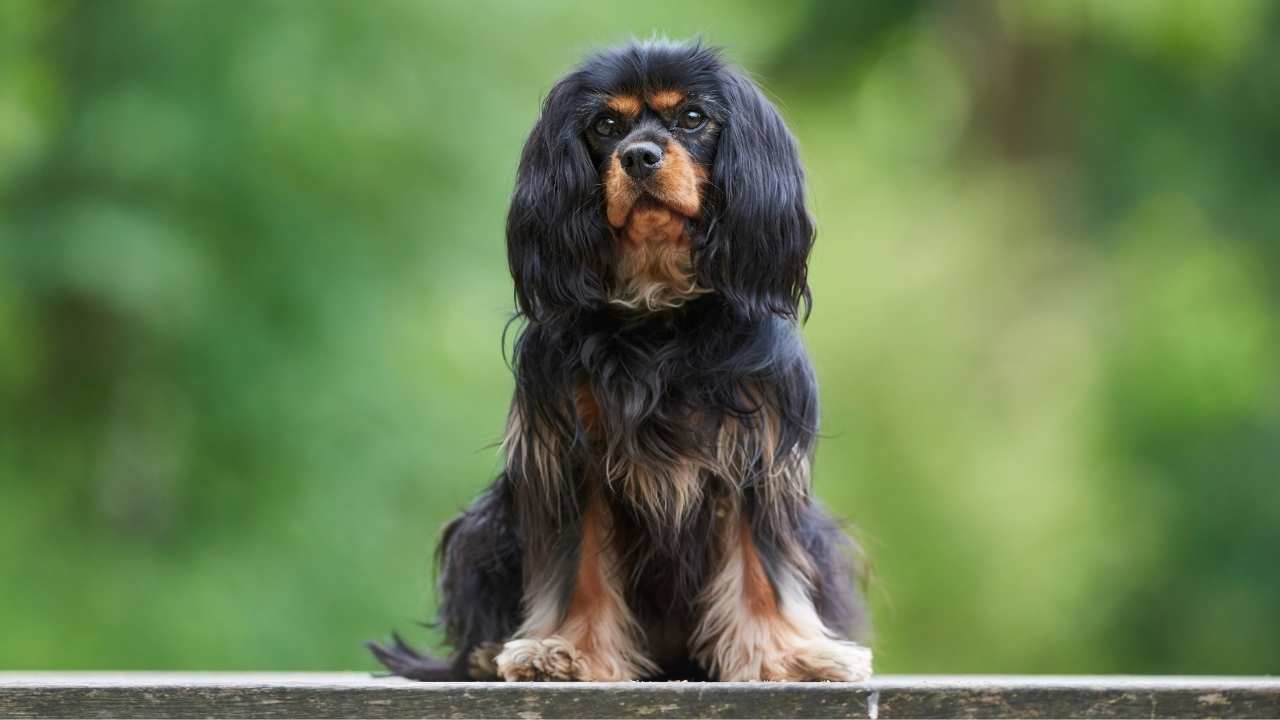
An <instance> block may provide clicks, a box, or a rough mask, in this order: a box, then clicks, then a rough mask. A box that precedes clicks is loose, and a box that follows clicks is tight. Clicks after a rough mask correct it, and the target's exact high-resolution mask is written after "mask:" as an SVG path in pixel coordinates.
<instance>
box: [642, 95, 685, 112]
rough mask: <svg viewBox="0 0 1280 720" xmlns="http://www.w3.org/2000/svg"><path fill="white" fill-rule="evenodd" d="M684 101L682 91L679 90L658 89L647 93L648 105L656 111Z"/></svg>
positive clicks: (661, 110)
mask: <svg viewBox="0 0 1280 720" xmlns="http://www.w3.org/2000/svg"><path fill="white" fill-rule="evenodd" d="M682 102H684V93H682V92H680V91H679V90H659V91H657V92H654V93H650V94H649V107H651V108H653V109H654V110H657V111H658V112H666V111H667V110H670V109H672V108H674V107H675V106H677V105H679V104H680V103H682Z"/></svg>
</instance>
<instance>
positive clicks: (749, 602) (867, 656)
mask: <svg viewBox="0 0 1280 720" xmlns="http://www.w3.org/2000/svg"><path fill="white" fill-rule="evenodd" d="M727 514H728V515H729V517H728V518H726V527H725V529H724V530H722V531H721V533H720V540H721V543H720V556H719V559H718V564H717V569H716V574H715V575H714V576H713V577H712V579H711V582H710V583H709V584H708V585H707V588H706V589H705V590H704V591H703V594H702V596H701V597H699V599H698V602H699V606H700V608H701V612H702V617H701V618H700V620H699V622H698V626H697V628H696V629H695V631H694V633H693V636H692V638H691V639H690V649H691V650H692V652H693V653H694V657H695V658H696V659H697V660H698V662H700V663H702V664H703V665H704V666H705V667H707V668H709V669H710V670H711V672H712V673H713V674H714V675H715V676H716V678H717V679H719V680H725V681H756V680H783V681H805V680H834V681H849V682H858V681H862V680H866V679H867V678H868V677H870V676H871V651H870V650H868V649H866V648H864V647H861V646H859V645H856V644H854V643H851V642H847V641H843V640H839V639H837V638H836V637H835V636H834V634H833V633H832V632H831V631H830V630H828V629H827V627H826V626H825V625H824V624H823V623H822V620H821V619H820V618H819V617H818V613H817V610H816V609H814V606H813V600H812V599H811V598H810V595H809V593H810V589H809V586H808V584H807V583H805V582H804V580H803V579H802V578H801V577H800V575H799V574H798V573H797V572H796V571H795V570H794V569H793V568H790V567H789V566H787V565H785V564H784V565H781V566H780V567H779V570H778V575H777V576H776V577H775V578H773V583H772V585H771V589H770V593H773V597H772V598H771V599H769V598H765V597H764V594H763V590H764V588H762V587H761V582H760V576H761V575H763V574H764V565H763V563H761V561H760V558H759V555H758V553H757V551H756V548H755V544H754V541H753V540H752V538H751V533H750V529H749V527H748V523H747V518H746V517H745V516H743V515H742V514H741V510H739V509H734V510H732V511H729V512H728V513H727ZM766 580H767V578H766ZM766 584H767V583H766Z"/></svg>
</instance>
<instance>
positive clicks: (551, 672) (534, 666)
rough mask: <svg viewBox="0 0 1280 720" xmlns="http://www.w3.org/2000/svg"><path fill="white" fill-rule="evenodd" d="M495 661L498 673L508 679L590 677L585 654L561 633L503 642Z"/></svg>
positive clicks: (515, 680) (577, 678) (545, 679)
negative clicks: (552, 635)
mask: <svg viewBox="0 0 1280 720" xmlns="http://www.w3.org/2000/svg"><path fill="white" fill-rule="evenodd" d="M494 662H495V663H496V664H497V666H498V675H499V676H500V677H501V678H502V679H503V680H506V681H507V682H535V681H547V680H589V679H590V678H588V677H587V667H586V663H585V662H583V659H582V656H581V654H579V653H578V651H577V649H575V648H574V647H573V645H572V644H570V643H569V641H567V640H565V639H564V638H559V637H549V638H545V639H541V640H536V639H532V638H521V639H517V640H511V641H510V642H508V643H507V644H505V645H503V646H502V652H500V653H498V656H497V657H496V658H494Z"/></svg>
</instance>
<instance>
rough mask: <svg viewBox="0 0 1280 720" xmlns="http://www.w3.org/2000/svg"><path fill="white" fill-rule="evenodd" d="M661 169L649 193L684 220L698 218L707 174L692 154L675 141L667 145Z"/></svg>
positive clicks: (655, 175)
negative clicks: (685, 218) (682, 216)
mask: <svg viewBox="0 0 1280 720" xmlns="http://www.w3.org/2000/svg"><path fill="white" fill-rule="evenodd" d="M664 154H665V157H664V158H663V160H662V167H660V168H658V172H657V173H655V174H654V176H653V182H652V187H651V189H650V192H652V193H653V196H654V197H656V198H657V199H658V200H659V201H660V202H662V204H664V205H667V206H668V207H670V208H671V209H672V210H675V211H676V212H678V213H680V214H681V215H684V216H685V217H691V218H696V217H698V215H699V213H701V212H702V185H703V183H705V182H706V179H707V173H706V170H705V169H703V167H702V166H701V165H699V164H698V163H696V162H694V160H693V158H692V157H690V156H689V151H687V150H685V149H684V146H683V145H681V144H680V143H679V142H677V141H675V140H671V141H668V142H667V147H666V150H665V151H664Z"/></svg>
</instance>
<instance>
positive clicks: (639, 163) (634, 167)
mask: <svg viewBox="0 0 1280 720" xmlns="http://www.w3.org/2000/svg"><path fill="white" fill-rule="evenodd" d="M619 160H620V161H621V162H622V169H623V170H626V171H627V174H628V175H630V176H631V177H632V178H634V179H636V180H643V179H645V178H647V177H649V176H650V175H652V174H653V171H654V170H657V169H658V168H659V167H661V165H662V148H660V147H658V146H657V145H656V144H654V143H651V142H638V143H632V144H630V145H628V146H627V147H625V148H623V150H622V157H621V158H619Z"/></svg>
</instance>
